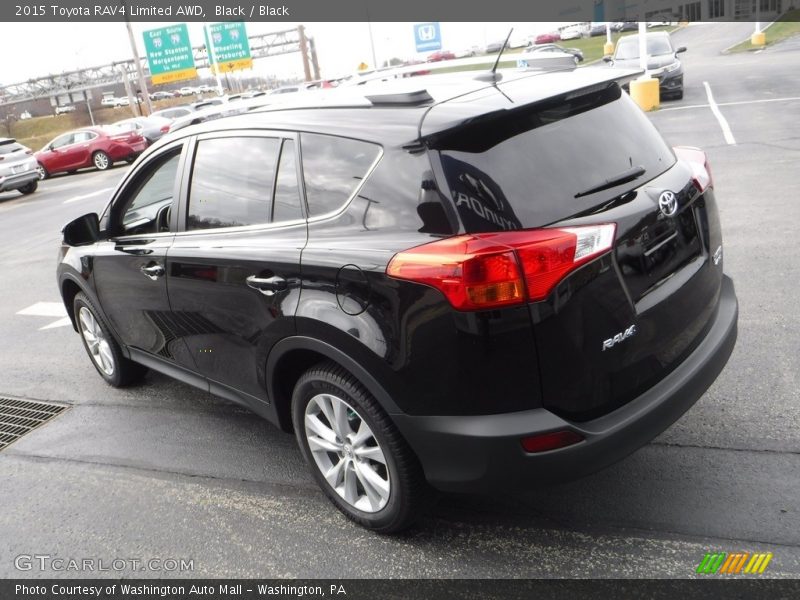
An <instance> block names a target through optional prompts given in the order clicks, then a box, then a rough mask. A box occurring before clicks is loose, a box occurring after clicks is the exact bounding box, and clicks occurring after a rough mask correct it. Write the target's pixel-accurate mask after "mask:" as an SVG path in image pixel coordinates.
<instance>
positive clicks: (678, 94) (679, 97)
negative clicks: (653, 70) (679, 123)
mask: <svg viewBox="0 0 800 600" xmlns="http://www.w3.org/2000/svg"><path fill="white" fill-rule="evenodd" d="M673 98H675V100H683V90H680V91H678V92H675V95H674V96H673Z"/></svg>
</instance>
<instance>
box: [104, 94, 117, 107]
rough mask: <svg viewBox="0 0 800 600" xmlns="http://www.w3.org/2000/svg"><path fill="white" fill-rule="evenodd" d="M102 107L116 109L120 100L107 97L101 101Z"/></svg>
mask: <svg viewBox="0 0 800 600" xmlns="http://www.w3.org/2000/svg"><path fill="white" fill-rule="evenodd" d="M100 106H106V107H112V108H116V107H117V106H119V99H118V98H115V97H114V96H105V97H104V98H103V99H102V100H100Z"/></svg>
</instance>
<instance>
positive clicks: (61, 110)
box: [56, 104, 75, 115]
mask: <svg viewBox="0 0 800 600" xmlns="http://www.w3.org/2000/svg"><path fill="white" fill-rule="evenodd" d="M71 112H75V107H74V106H72V105H71V104H64V105H62V106H56V114H57V115H63V114H66V113H71Z"/></svg>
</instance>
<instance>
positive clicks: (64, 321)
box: [17, 302, 72, 331]
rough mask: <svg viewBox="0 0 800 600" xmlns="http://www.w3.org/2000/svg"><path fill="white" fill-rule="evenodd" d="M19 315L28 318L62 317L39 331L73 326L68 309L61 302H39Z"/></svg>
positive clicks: (19, 312)
mask: <svg viewBox="0 0 800 600" xmlns="http://www.w3.org/2000/svg"><path fill="white" fill-rule="evenodd" d="M17 314H18V315H24V316H28V317H51V318H52V317H60V318H59V319H58V320H57V321H53V322H52V323H49V324H47V325H45V326H44V327H39V331H44V330H45V329H55V328H56V327H66V326H68V325H72V321H71V320H70V318H69V317H68V316H67V309H65V308H64V305H63V304H62V303H61V302H37V303H36V304H31V305H30V306H28V307H27V308H23V309H22V310H20V311H18V312H17Z"/></svg>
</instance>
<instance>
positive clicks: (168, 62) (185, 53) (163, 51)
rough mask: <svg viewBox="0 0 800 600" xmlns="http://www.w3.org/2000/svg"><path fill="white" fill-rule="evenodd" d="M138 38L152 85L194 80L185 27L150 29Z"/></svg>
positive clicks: (189, 44)
mask: <svg viewBox="0 0 800 600" xmlns="http://www.w3.org/2000/svg"><path fill="white" fill-rule="evenodd" d="M142 35H143V36H144V47H145V50H146V51H147V63H148V65H149V66H150V76H151V78H152V80H153V83H154V84H156V85H157V84H159V83H171V82H173V81H182V80H184V79H194V78H195V77H197V68H195V65H194V55H193V54H192V44H191V42H190V41H189V31H188V29H187V28H186V23H180V24H178V25H171V26H169V27H161V28H160V29H150V30H148V31H145V32H143V33H142Z"/></svg>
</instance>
